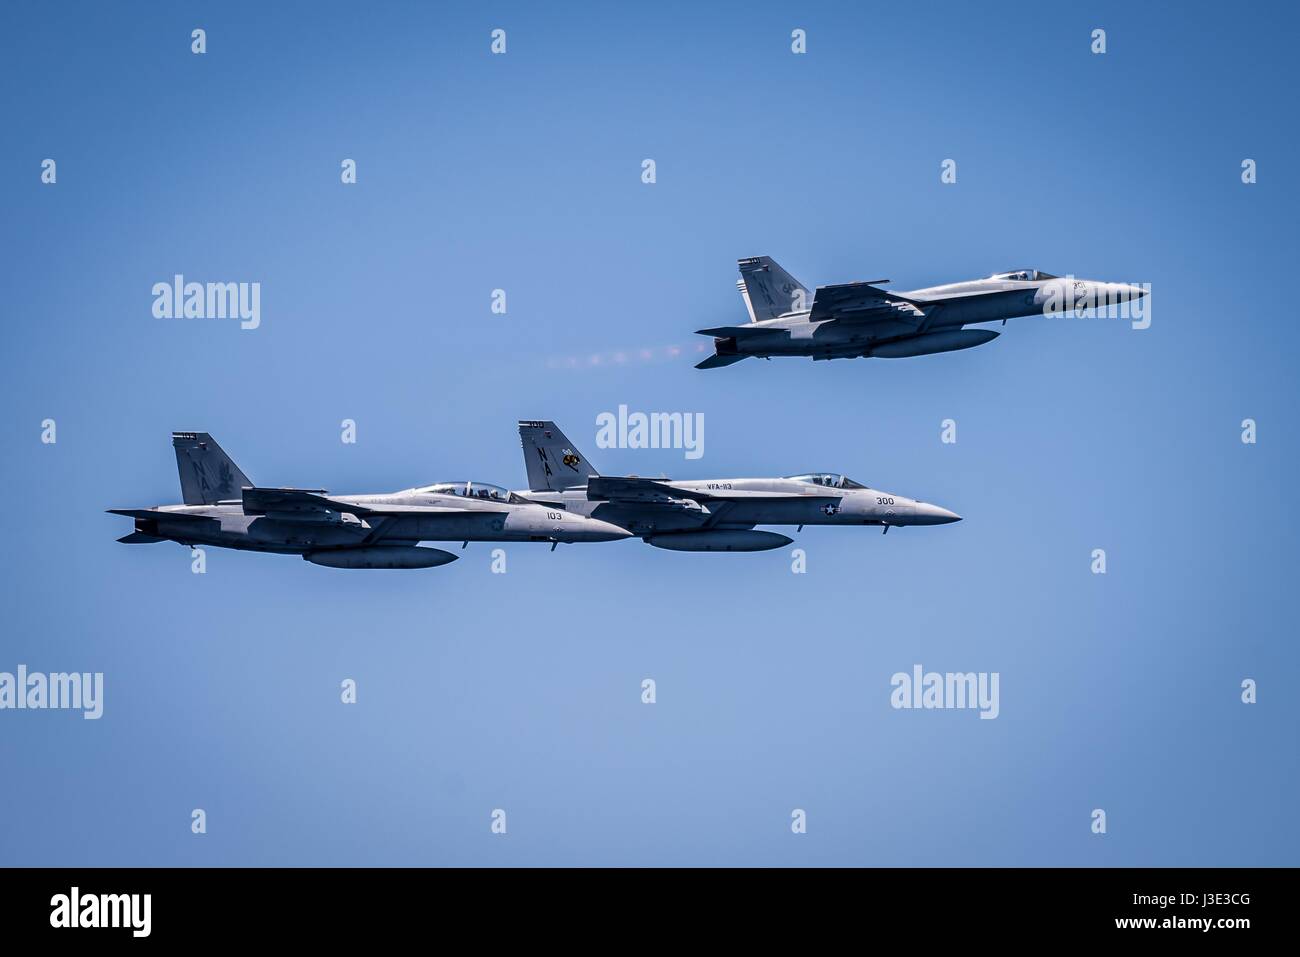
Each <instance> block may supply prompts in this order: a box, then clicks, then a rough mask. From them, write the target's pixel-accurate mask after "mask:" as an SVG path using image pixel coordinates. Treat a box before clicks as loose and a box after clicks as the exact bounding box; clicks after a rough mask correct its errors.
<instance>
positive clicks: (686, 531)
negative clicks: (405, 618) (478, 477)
mask: <svg viewBox="0 0 1300 957" xmlns="http://www.w3.org/2000/svg"><path fill="white" fill-rule="evenodd" d="M519 438H520V439H521V440H522V442H523V446H524V464H525V466H526V468H527V470H528V485H529V488H528V489H527V490H526V491H519V492H515V493H514V494H515V495H517V496H519V497H520V498H521V499H526V500H528V501H531V502H537V503H539V504H542V505H546V506H547V507H550V508H561V509H564V510H565V511H567V512H574V513H577V514H579V515H588V516H591V517H592V518H598V519H600V520H601V521H603V522H608V523H610V524H612V525H617V526H619V527H620V528H625V529H627V530H628V531H629V532H631V533H632V534H633V535H637V536H639V537H640V538H641V539H642V540H643V541H645V542H646V543H647V544H649V545H653V546H655V547H656V548H667V549H671V550H673V551H679V552H761V551H766V550H767V549H769V548H781V547H782V546H784V545H789V544H790V543H791V542H792V541H793V539H791V538H789V537H787V536H785V535H781V534H779V533H777V532H768V531H762V530H758V529H755V528H754V526H755V525H797V526H799V528H800V529H802V528H803V527H804V526H805V525H874V526H877V527H879V528H882V529H883V530H884V532H888V531H889V529H890V528H891V527H894V526H905V525H946V524H948V523H949V522H959V521H961V516H960V515H958V514H956V513H955V512H950V511H948V509H946V508H940V507H939V506H938V505H930V504H928V503H926V502H920V501H917V500H916V499H911V498H906V497H905V496H902V495H895V494H893V493H892V492H882V491H881V490H880V489H876V488H872V487H870V486H869V485H866V484H864V483H862V482H855V481H854V480H853V479H851V478H849V477H848V476H847V475H840V474H838V473H836V472H807V473H804V474H802V475H790V476H786V477H785V478H734V479H701V480H694V481H686V482H679V481H673V480H671V479H666V478H665V479H653V478H638V477H637V476H634V475H632V476H627V477H614V476H607V475H599V474H597V472H596V470H595V469H594V468H592V467H591V464H590V463H589V462H588V461H587V460H586V459H585V458H584V457H583V456H582V453H580V452H579V451H578V448H577V446H575V445H574V444H573V443H572V442H570V441H569V440H568V439H567V438H566V437H565V435H564V433H563V432H561V431H560V430H559V428H557V427H556V425H555V423H554V422H550V421H524V422H520V423H519Z"/></svg>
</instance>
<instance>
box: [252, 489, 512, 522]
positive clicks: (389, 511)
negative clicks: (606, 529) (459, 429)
mask: <svg viewBox="0 0 1300 957" xmlns="http://www.w3.org/2000/svg"><path fill="white" fill-rule="evenodd" d="M470 502H473V503H474V504H473V505H467V506H466V507H465V508H455V507H447V506H442V505H359V504H355V503H353V502H346V501H343V500H342V499H336V498H330V497H329V493H327V492H326V491H325V490H324V489H319V488H317V489H311V488H246V489H244V514H245V515H265V514H267V513H268V512H275V513H276V514H278V515H284V514H292V513H295V512H297V513H302V514H304V515H310V514H313V513H316V514H319V513H321V512H326V511H332V512H350V513H351V514H353V515H355V516H357V517H358V518H360V517H363V516H382V515H466V514H469V515H473V514H488V513H492V512H508V511H509V509H508V508H506V507H504V506H501V507H499V508H491V507H487V508H485V507H483V506H482V505H479V504H478V503H477V501H475V500H473V499H471V500H470Z"/></svg>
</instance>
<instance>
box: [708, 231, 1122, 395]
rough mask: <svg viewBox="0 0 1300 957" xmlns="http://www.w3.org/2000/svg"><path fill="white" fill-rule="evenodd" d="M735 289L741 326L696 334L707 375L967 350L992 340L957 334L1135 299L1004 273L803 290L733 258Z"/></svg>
mask: <svg viewBox="0 0 1300 957" xmlns="http://www.w3.org/2000/svg"><path fill="white" fill-rule="evenodd" d="M738 265H739V267H740V279H739V281H737V283H736V285H737V286H738V287H739V288H740V295H741V297H742V298H744V300H745V307H746V308H747V309H748V310H749V319H750V321H749V322H748V323H747V324H744V325H738V326H719V327H717V328H713V329H701V330H699V334H700V335H702V336H713V338H714V343H713V346H714V350H715V352H714V354H713V355H711V356H709V358H707V359H705V360H704V361H703V362H701V363H699V364H698V365H697V366H696V367H695V368H697V369H717V368H719V367H721V366H729V365H731V364H732V363H733V362H739V361H740V360H741V359H746V358H748V357H750V356H759V357H762V358H770V357H772V356H811V357H812V358H814V359H855V358H867V357H877V358H882V359H902V358H907V357H910V356H926V355H931V354H933V353H936V352H953V351H955V350H957V349H970V348H972V347H973V346H979V345H983V344H984V343H986V342H990V341H992V340H993V339H996V338H997V337H998V335H999V333H998V332H996V331H995V330H993V329H966V328H964V327H965V326H968V325H971V324H973V323H981V322H996V321H999V320H1000V321H1002V322H1003V323H1005V322H1006V320H1008V319H1014V318H1017V317H1019V316H1032V315H1045V314H1061V313H1066V312H1081V311H1084V310H1086V309H1090V308H1099V307H1105V306H1111V305H1117V304H1120V303H1128V302H1133V301H1136V300H1137V299H1140V298H1141V297H1142V296H1144V295H1145V294H1146V293H1145V290H1143V289H1142V288H1141V287H1139V286H1130V285H1126V284H1124V283H1113V282H1093V281H1092V280H1087V279H1072V278H1068V277H1067V278H1061V277H1059V276H1053V275H1051V274H1049V273H1045V272H1040V271H1039V270H1037V269H1013V270H1011V271H1009V272H999V273H994V274H993V275H992V276H989V277H988V278H987V279H972V280H968V281H966V282H955V283H948V284H947V285H944V286H930V287H929V288H926V289H914V290H912V291H911V292H890V291H889V290H886V289H882V288H880V287H881V285H882V284H883V283H887V282H889V280H888V279H873V280H868V281H866V282H850V283H844V284H842V285H838V286H818V287H817V290H816V291H815V292H809V291H808V289H807V288H806V287H804V286H803V285H802V284H800V283H799V281H798V280H797V279H795V278H794V277H793V276H791V275H790V274H789V273H788V272H786V271H785V270H784V269H782V268H781V267H780V266H778V265H777V264H776V262H775V261H773V260H772V259H771V257H769V256H757V257H754V258H752V259H742V260H740V262H739V263H738Z"/></svg>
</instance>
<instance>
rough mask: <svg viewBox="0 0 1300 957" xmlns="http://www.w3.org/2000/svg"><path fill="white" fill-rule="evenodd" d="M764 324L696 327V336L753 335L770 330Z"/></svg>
mask: <svg viewBox="0 0 1300 957" xmlns="http://www.w3.org/2000/svg"><path fill="white" fill-rule="evenodd" d="M771 331H772V330H771V329H768V328H765V327H764V326H758V325H752V326H717V327H715V328H713V329H697V330H696V331H695V334H696V335H697V336H713V338H715V339H736V338H740V337H742V336H754V335H758V334H759V333H760V332H771Z"/></svg>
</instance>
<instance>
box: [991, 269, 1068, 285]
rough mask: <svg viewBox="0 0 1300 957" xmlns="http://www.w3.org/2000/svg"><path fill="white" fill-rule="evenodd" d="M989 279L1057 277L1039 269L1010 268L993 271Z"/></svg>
mask: <svg viewBox="0 0 1300 957" xmlns="http://www.w3.org/2000/svg"><path fill="white" fill-rule="evenodd" d="M989 278H990V279H1005V280H1007V281H1008V282H1037V281H1038V280H1040V279H1057V278H1059V277H1057V276H1053V275H1052V274H1051V273H1050V272H1043V271H1042V270H1041V269H1012V270H1011V271H1010V272H995V273H994V274H993V275H991V276H989Z"/></svg>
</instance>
